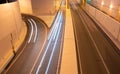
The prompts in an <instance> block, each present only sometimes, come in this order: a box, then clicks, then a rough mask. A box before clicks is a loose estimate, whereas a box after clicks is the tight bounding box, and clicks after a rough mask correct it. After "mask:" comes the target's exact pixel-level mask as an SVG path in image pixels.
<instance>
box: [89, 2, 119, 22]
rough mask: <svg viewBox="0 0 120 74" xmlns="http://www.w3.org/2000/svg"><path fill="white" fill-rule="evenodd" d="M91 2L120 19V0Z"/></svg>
mask: <svg viewBox="0 0 120 74" xmlns="http://www.w3.org/2000/svg"><path fill="white" fill-rule="evenodd" d="M91 4H92V5H94V6H96V7H97V8H99V9H100V10H102V11H104V12H106V13H107V14H109V15H111V16H112V17H114V18H116V19H117V20H120V0H92V2H91ZM111 5H112V8H111V7H110V6H111Z"/></svg>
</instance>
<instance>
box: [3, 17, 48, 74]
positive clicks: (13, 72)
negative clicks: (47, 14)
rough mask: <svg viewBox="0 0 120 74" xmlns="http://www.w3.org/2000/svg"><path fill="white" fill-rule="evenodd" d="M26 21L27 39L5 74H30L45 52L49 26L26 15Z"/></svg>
mask: <svg viewBox="0 0 120 74" xmlns="http://www.w3.org/2000/svg"><path fill="white" fill-rule="evenodd" d="M24 20H25V21H26V23H27V24H28V34H27V37H26V39H25V41H24V43H23V44H22V46H21V47H20V49H19V50H18V52H17V53H16V56H15V58H14V59H13V61H12V63H11V64H10V66H8V68H7V69H6V70H5V71H4V73H3V74H29V72H30V71H31V68H32V67H33V65H34V64H35V61H36V59H37V58H36V57H37V56H38V54H39V53H41V51H42V50H43V46H44V44H45V40H46V37H47V33H48V28H47V26H46V25H45V23H43V22H42V21H41V20H39V19H38V18H36V17H33V16H30V15H24Z"/></svg>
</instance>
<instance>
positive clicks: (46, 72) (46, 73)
mask: <svg viewBox="0 0 120 74" xmlns="http://www.w3.org/2000/svg"><path fill="white" fill-rule="evenodd" d="M61 16H62V14H61ZM61 26H62V21H61V22H60V24H59V27H60V28H59V30H58V32H57V37H56V40H55V44H54V47H53V50H52V53H51V56H50V59H49V62H48V65H47V69H46V71H45V74H48V70H49V67H50V64H51V61H52V57H53V55H54V52H55V48H56V46H57V41H58V38H59V34H60V31H61Z"/></svg>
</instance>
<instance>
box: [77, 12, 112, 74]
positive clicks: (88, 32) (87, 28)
mask: <svg viewBox="0 0 120 74" xmlns="http://www.w3.org/2000/svg"><path fill="white" fill-rule="evenodd" d="M78 15H79V16H80V17H82V15H80V14H78ZM81 20H82V22H83V25H84V26H85V28H86V30H87V32H88V34H89V36H90V38H91V40H92V42H93V44H94V46H95V48H96V50H97V52H98V55H99V56H100V58H101V60H102V63H103V65H104V67H105V69H106V71H107V73H108V74H110V71H109V69H108V67H107V65H106V63H105V61H104V59H103V57H102V55H101V53H100V51H99V48H98V47H97V45H96V43H95V41H94V39H93V37H92V35H91V33H90V32H89V29H88V27H87V26H86V25H85V24H86V23H85V22H84V20H83V19H81Z"/></svg>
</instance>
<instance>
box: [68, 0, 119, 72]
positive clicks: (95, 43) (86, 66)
mask: <svg viewBox="0 0 120 74" xmlns="http://www.w3.org/2000/svg"><path fill="white" fill-rule="evenodd" d="M70 7H71V14H72V18H73V25H74V31H75V38H76V46H77V56H78V69H79V74H120V54H119V53H118V52H117V51H116V50H119V49H117V48H116V47H114V46H113V43H111V41H110V40H109V38H108V37H107V36H106V35H105V33H103V31H102V30H101V29H100V28H99V27H98V26H97V24H96V23H95V22H94V21H93V20H92V19H91V18H90V17H89V16H88V15H87V14H86V13H85V12H84V11H83V10H82V8H81V7H80V6H78V5H77V3H75V2H71V3H70Z"/></svg>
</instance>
